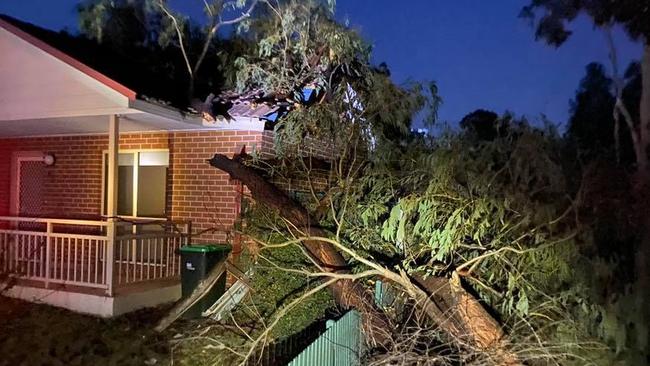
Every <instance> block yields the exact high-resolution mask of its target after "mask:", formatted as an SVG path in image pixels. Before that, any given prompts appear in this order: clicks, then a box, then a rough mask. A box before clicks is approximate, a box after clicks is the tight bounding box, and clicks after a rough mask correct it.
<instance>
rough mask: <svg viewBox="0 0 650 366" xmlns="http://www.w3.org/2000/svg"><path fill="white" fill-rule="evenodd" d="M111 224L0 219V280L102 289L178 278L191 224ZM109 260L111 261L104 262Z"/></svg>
mask: <svg viewBox="0 0 650 366" xmlns="http://www.w3.org/2000/svg"><path fill="white" fill-rule="evenodd" d="M111 224H112V223H109V222H106V221H93V220H67V219H45V218H25V217H8V216H0V281H1V280H3V279H4V278H5V277H6V278H19V279H24V280H32V281H39V282H41V283H43V285H44V286H45V287H46V288H48V287H50V286H51V285H52V284H58V285H66V286H68V285H69V286H81V287H89V288H99V289H104V290H105V291H106V293H107V294H109V295H110V294H112V293H113V289H114V288H115V287H116V286H118V285H125V284H132V283H135V282H142V281H150V280H158V279H165V278H177V277H178V276H179V274H180V260H179V258H178V255H177V250H178V249H179V248H180V246H182V245H185V244H187V243H189V234H188V233H189V232H190V230H191V227H190V225H189V223H181V224H182V225H179V224H177V223H170V222H166V221H146V222H142V221H137V222H136V221H132V222H131V221H130V222H119V223H117V224H115V225H117V227H118V230H113V232H117V234H116V235H115V237H110V236H109V235H108V234H107V232H110V231H109V230H107V228H108V226H109V225H111ZM107 258H111V260H107Z"/></svg>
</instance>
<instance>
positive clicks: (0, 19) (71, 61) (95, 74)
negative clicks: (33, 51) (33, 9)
mask: <svg viewBox="0 0 650 366" xmlns="http://www.w3.org/2000/svg"><path fill="white" fill-rule="evenodd" d="M5 18H7V17H6V16H4V15H0V27H2V28H4V29H6V30H7V31H9V32H11V33H12V34H14V35H16V36H17V37H19V38H21V39H22V40H24V41H26V42H28V43H30V44H32V45H33V46H35V47H38V48H40V49H41V50H43V51H45V52H46V53H48V54H50V55H52V56H54V57H56V58H57V59H59V60H61V61H63V62H65V63H66V64H68V65H70V66H72V67H74V68H75V69H77V70H79V71H81V72H83V73H84V74H86V75H88V76H90V77H92V78H93V79H95V80H97V81H99V82H100V83H102V84H104V85H106V86H108V87H109V88H111V89H113V90H115V91H116V92H118V93H120V94H122V95H124V96H125V97H127V98H129V99H130V100H135V99H136V93H135V92H134V91H133V90H131V89H129V88H127V87H126V86H124V85H122V84H120V83H118V82H117V81H115V80H113V79H111V78H109V77H108V76H106V75H104V74H102V73H100V72H99V71H97V70H95V69H93V68H91V67H89V66H87V65H85V64H83V63H82V62H80V61H79V60H77V59H75V58H73V57H71V56H69V55H67V54H65V53H63V52H61V51H60V50H58V49H56V48H54V47H52V46H50V45H49V44H47V43H45V42H43V41H41V40H40V39H38V38H36V37H34V36H32V35H31V34H29V33H27V32H24V31H23V30H22V29H20V28H18V27H16V26H15V25H14V24H12V23H10V22H7V21H6V20H5ZM14 20H15V19H14Z"/></svg>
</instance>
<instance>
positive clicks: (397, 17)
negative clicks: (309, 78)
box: [0, 0, 641, 124]
mask: <svg viewBox="0 0 650 366" xmlns="http://www.w3.org/2000/svg"><path fill="white" fill-rule="evenodd" d="M77 2H78V1H76V0H0V13H5V14H8V15H11V16H13V17H16V18H19V19H22V20H25V21H28V22H31V23H34V24H37V25H40V26H42V27H45V28H50V29H55V30H58V29H61V28H64V27H67V28H68V29H69V30H72V31H76V30H77V22H76V13H75V9H74V6H75V4H76V3H77ZM526 3H527V1H526V0H498V1H485V0H446V1H442V0H409V1H395V0H338V4H337V14H338V15H337V16H338V17H339V18H340V19H341V20H348V21H349V24H350V25H351V26H352V27H353V28H355V29H358V30H359V31H360V32H361V33H362V34H363V35H364V37H365V38H366V39H367V40H369V41H370V42H371V43H372V44H373V45H374V61H375V62H376V63H379V62H386V63H387V64H388V66H389V68H390V69H391V72H392V76H393V79H394V80H395V81H396V82H403V81H405V80H408V79H413V80H434V81H436V82H437V83H438V86H439V88H440V94H441V96H442V98H443V100H444V104H443V106H442V108H441V110H440V118H441V120H443V121H449V122H451V123H452V124H453V123H454V122H457V121H458V120H460V119H461V118H462V117H463V116H464V115H465V114H467V113H469V112H471V111H473V110H474V109H477V108H484V109H491V110H494V111H496V112H499V113H501V112H504V111H506V110H510V111H513V112H515V113H516V114H518V115H526V116H528V117H530V118H532V119H535V118H538V117H539V116H540V114H545V115H546V116H547V117H548V118H549V119H550V120H551V121H553V122H554V123H558V124H563V123H564V122H565V121H566V120H567V118H568V113H569V99H570V98H571V97H572V96H573V95H574V92H575V89H576V88H577V86H578V83H579V81H580V79H581V78H582V77H583V75H584V67H585V65H586V64H587V63H589V62H592V61H598V62H602V63H604V64H605V65H607V66H608V61H607V60H608V58H607V48H606V44H605V42H604V36H603V34H602V32H600V31H598V30H594V29H593V26H592V25H591V23H590V22H589V20H588V19H587V18H586V17H585V18H581V19H578V21H577V22H575V23H574V24H572V29H573V30H574V32H575V33H574V34H573V36H572V37H571V38H570V39H569V41H568V42H567V43H566V44H564V45H563V46H562V47H561V48H559V49H554V48H552V47H550V46H547V45H545V44H544V43H542V42H535V40H534V30H533V29H532V27H531V26H530V24H528V22H527V21H525V20H523V19H519V18H518V17H517V15H518V13H519V11H520V9H521V7H522V6H524V5H526ZM171 4H172V5H173V6H178V9H179V10H182V11H184V12H188V13H189V14H191V15H192V16H193V17H195V18H197V20H199V21H201V20H202V18H201V17H202V13H201V4H202V1H200V0H172V1H171ZM616 43H617V47H618V52H619V59H620V62H621V65H620V68H621V69H623V70H624V69H625V66H626V65H627V63H628V62H629V61H630V60H632V59H638V58H639V57H640V55H641V46H640V45H639V44H636V43H634V42H632V41H630V40H629V39H627V37H626V36H625V35H624V34H623V32H621V31H619V32H617V33H616ZM0 57H1V56H0Z"/></svg>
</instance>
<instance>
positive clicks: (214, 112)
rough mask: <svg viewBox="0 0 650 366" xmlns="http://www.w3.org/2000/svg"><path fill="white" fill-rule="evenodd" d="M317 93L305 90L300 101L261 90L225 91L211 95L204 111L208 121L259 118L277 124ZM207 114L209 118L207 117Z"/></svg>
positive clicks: (312, 90) (310, 89)
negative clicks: (214, 119)
mask: <svg viewBox="0 0 650 366" xmlns="http://www.w3.org/2000/svg"><path fill="white" fill-rule="evenodd" d="M316 94H317V93H315V92H314V89H312V88H304V89H303V90H302V93H299V98H300V100H294V99H293V98H290V97H287V96H279V95H274V94H267V93H264V91H262V90H261V89H253V90H250V91H247V92H244V93H237V92H235V91H225V92H222V93H220V94H219V95H214V94H210V95H209V96H208V97H207V98H206V101H205V103H204V106H203V108H202V110H203V111H204V116H205V118H207V119H211V118H219V117H222V118H225V119H227V120H230V119H234V118H258V119H262V120H266V121H268V122H275V121H276V120H277V119H278V118H281V117H283V116H284V115H286V114H287V113H289V112H290V111H291V110H292V109H294V108H295V107H296V106H297V105H300V104H307V103H309V102H311V101H312V99H314V97H315V96H316ZM206 113H207V116H206Z"/></svg>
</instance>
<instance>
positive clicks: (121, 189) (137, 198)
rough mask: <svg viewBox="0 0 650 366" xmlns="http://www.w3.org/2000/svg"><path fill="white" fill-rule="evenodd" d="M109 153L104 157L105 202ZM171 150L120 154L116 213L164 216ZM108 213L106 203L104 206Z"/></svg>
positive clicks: (105, 198)
mask: <svg viewBox="0 0 650 366" xmlns="http://www.w3.org/2000/svg"><path fill="white" fill-rule="evenodd" d="M107 157H108V154H106V153H105V154H104V203H105V202H106V200H107V191H108V189H107V187H108V185H107V177H108V159H107ZM168 170H169V152H168V151H146V150H143V151H134V152H121V153H120V154H119V157H118V188H117V214H118V215H120V216H135V217H165V203H166V196H167V171H168ZM103 207H104V208H103V211H104V214H106V204H104V205H103Z"/></svg>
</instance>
